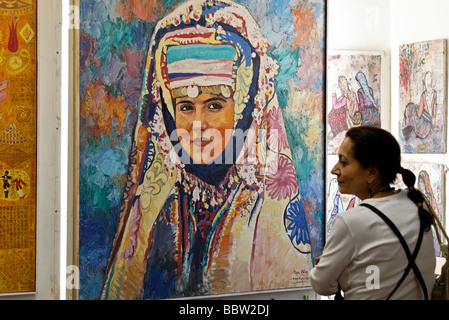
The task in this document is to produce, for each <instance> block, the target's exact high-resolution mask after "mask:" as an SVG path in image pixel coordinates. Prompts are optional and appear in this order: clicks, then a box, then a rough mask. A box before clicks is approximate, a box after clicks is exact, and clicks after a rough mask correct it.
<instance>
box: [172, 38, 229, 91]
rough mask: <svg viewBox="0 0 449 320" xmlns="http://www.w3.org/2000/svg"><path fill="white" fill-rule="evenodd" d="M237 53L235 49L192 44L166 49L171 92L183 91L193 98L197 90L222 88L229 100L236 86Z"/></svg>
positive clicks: (223, 46)
mask: <svg viewBox="0 0 449 320" xmlns="http://www.w3.org/2000/svg"><path fill="white" fill-rule="evenodd" d="M235 59H236V49H235V48H234V47H233V46H232V45H209V44H192V45H177V46H170V47H168V48H167V75H168V84H169V87H170V90H175V89H179V88H183V89H184V90H186V92H185V95H186V96H189V97H191V98H194V97H197V96H198V94H199V89H198V87H203V86H209V87H210V86H221V88H222V89H221V93H222V94H223V96H225V97H226V98H228V97H230V94H231V92H230V90H229V87H232V85H233V82H234V63H235Z"/></svg>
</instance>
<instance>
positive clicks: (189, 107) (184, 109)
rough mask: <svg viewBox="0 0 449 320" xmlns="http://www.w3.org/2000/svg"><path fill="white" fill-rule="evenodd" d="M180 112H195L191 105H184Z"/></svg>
mask: <svg viewBox="0 0 449 320" xmlns="http://www.w3.org/2000/svg"><path fill="white" fill-rule="evenodd" d="M179 110H180V111H192V110H193V106H192V105H190V104H183V105H181V106H180V107H179Z"/></svg>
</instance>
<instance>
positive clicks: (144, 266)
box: [78, 0, 326, 299]
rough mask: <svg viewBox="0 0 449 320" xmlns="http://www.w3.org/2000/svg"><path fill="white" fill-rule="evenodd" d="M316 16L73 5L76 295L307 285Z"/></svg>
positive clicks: (278, 5)
mask: <svg viewBox="0 0 449 320" xmlns="http://www.w3.org/2000/svg"><path fill="white" fill-rule="evenodd" d="M325 9H326V8H325V1H324V0H323V1H321V0H314V1H297V2H295V1H293V2H292V1H278V0H262V1H260V0H259V1H254V0H239V1H234V2H233V1H228V0H192V1H170V2H166V1H157V0H153V1H150V0H139V1H129V0H107V1H105V0H81V1H80V17H81V19H80V22H81V27H80V39H79V45H80V51H79V74H80V82H79V98H80V123H79V131H80V137H79V139H80V140H79V141H80V146H79V218H78V219H79V241H78V248H79V250H78V252H79V257H78V258H79V267H80V275H81V279H80V290H79V293H78V296H79V298H80V299H162V298H179V297H191V296H203V295H214V294H232V293H241V292H254V291H260V290H272V289H286V288H299V287H304V286H309V285H310V284H309V279H308V273H309V270H310V268H311V267H312V266H313V261H314V257H316V256H318V255H320V254H321V250H322V247H323V236H324V233H323V223H324V222H323V220H324V214H323V211H324V199H323V196H322V195H323V193H324V192H323V190H324V119H323V118H324V94H323V92H324V83H323V79H324V50H325V48H324V34H325V31H324V21H325V18H324V12H325Z"/></svg>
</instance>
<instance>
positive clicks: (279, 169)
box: [265, 156, 298, 200]
mask: <svg viewBox="0 0 449 320" xmlns="http://www.w3.org/2000/svg"><path fill="white" fill-rule="evenodd" d="M265 184H266V190H267V191H268V195H269V196H270V197H271V198H273V199H275V200H282V199H286V198H291V197H292V196H293V195H295V194H296V193H297V192H298V182H297V180H296V171H295V166H294V165H293V163H292V162H291V161H290V160H289V159H288V158H287V157H285V156H279V157H278V158H277V160H274V159H273V162H272V163H271V164H270V168H269V169H268V171H267V176H266V181H265Z"/></svg>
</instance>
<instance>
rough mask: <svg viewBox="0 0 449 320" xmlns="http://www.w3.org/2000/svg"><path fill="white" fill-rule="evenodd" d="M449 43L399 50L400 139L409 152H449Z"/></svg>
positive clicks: (418, 44)
mask: <svg viewBox="0 0 449 320" xmlns="http://www.w3.org/2000/svg"><path fill="white" fill-rule="evenodd" d="M446 45H447V44H446V40H432V41H424V42H418V43H412V44H405V45H401V46H400V48H399V123H400V126H399V140H400V143H401V148H402V152H405V153H445V152H446V131H447V122H446V114H447V101H446V95H447V88H446V86H447V83H446V82H447V80H446V78H447V64H446V54H447V53H446V50H447V49H446Z"/></svg>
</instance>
